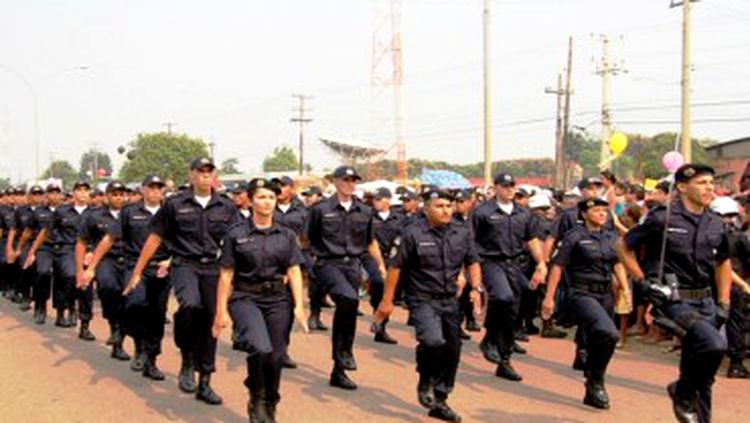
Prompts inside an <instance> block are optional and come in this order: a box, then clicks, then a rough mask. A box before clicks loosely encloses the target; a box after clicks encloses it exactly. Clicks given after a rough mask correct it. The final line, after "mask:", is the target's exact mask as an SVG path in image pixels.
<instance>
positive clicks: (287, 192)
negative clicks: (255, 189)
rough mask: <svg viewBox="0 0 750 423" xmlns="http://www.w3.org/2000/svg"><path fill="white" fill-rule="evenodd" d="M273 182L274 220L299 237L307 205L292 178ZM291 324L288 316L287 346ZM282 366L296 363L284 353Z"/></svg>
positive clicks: (294, 367)
mask: <svg viewBox="0 0 750 423" xmlns="http://www.w3.org/2000/svg"><path fill="white" fill-rule="evenodd" d="M273 182H274V183H275V184H276V186H277V187H278V189H279V195H278V197H277V198H276V208H275V211H274V221H275V222H276V223H278V224H279V225H281V226H284V227H286V228H289V229H291V230H292V232H294V234H295V235H296V236H297V239H301V237H302V232H303V231H304V229H305V222H306V221H307V207H305V204H304V203H302V200H300V199H299V197H297V196H296V195H295V193H294V180H293V179H292V178H290V177H289V176H282V177H280V178H274V180H273ZM293 324H294V319H292V316H290V318H289V328H288V330H287V332H286V343H287V346H289V342H290V341H291V333H292V325H293ZM287 352H288V349H287ZM284 367H286V368H287V369H296V368H297V363H296V362H295V361H294V360H292V358H291V357H289V354H288V353H287V354H285V355H284Z"/></svg>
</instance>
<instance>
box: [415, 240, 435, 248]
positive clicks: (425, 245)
mask: <svg viewBox="0 0 750 423" xmlns="http://www.w3.org/2000/svg"><path fill="white" fill-rule="evenodd" d="M436 245H437V244H435V243H434V242H432V241H423V242H420V243H419V244H417V246H419V247H434V246H436Z"/></svg>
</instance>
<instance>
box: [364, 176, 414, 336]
mask: <svg viewBox="0 0 750 423" xmlns="http://www.w3.org/2000/svg"><path fill="white" fill-rule="evenodd" d="M391 197H392V194H391V190H390V189H388V188H386V187H381V188H378V189H377V190H375V193H374V194H373V202H372V205H373V209H374V210H373V221H372V228H373V231H374V234H375V239H376V240H377V241H378V247H380V251H382V252H386V251H391V247H392V246H393V242H394V241H395V240H396V237H397V236H398V234H399V232H400V231H401V225H402V222H401V221H402V220H403V219H404V215H403V214H401V213H396V212H394V211H393V210H392V209H391ZM363 263H364V266H365V270H366V271H367V274H368V276H369V277H370V305H371V306H372V309H373V311H375V310H377V308H378V306H379V305H380V301H381V300H382V298H383V289H384V285H385V282H384V281H383V277H382V276H381V275H380V272H379V271H378V267H377V262H376V261H375V260H374V259H373V258H372V257H371V256H370V255H369V254H365V256H364V258H363ZM386 324H387V321H384V322H383V323H382V324H381V325H379V326H377V327H376V328H375V329H377V330H376V331H375V342H380V343H383V344H396V343H397V341H396V340H395V339H394V338H393V337H391V335H389V334H388V332H387V331H386V327H385V325H386Z"/></svg>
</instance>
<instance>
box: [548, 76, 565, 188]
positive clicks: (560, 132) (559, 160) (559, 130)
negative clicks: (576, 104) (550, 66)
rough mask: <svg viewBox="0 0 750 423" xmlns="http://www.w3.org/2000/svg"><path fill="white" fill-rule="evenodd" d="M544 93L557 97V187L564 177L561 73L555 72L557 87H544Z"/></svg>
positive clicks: (562, 185)
mask: <svg viewBox="0 0 750 423" xmlns="http://www.w3.org/2000/svg"><path fill="white" fill-rule="evenodd" d="M544 92H545V93H546V94H554V95H555V96H556V97H557V111H556V116H557V118H556V122H557V126H556V128H555V186H556V187H557V188H564V179H565V176H564V174H565V150H564V149H563V148H564V145H563V144H564V136H563V117H562V108H563V97H564V96H565V90H563V87H562V74H559V73H558V74H557V89H552V88H549V87H547V88H545V89H544Z"/></svg>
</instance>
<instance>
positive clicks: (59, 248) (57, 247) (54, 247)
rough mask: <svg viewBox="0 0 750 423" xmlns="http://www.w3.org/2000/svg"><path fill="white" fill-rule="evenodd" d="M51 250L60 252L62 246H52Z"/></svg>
mask: <svg viewBox="0 0 750 423" xmlns="http://www.w3.org/2000/svg"><path fill="white" fill-rule="evenodd" d="M52 249H53V250H55V251H60V250H62V245H60V244H55V245H53V246H52Z"/></svg>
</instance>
